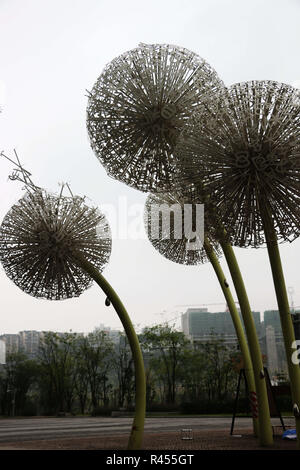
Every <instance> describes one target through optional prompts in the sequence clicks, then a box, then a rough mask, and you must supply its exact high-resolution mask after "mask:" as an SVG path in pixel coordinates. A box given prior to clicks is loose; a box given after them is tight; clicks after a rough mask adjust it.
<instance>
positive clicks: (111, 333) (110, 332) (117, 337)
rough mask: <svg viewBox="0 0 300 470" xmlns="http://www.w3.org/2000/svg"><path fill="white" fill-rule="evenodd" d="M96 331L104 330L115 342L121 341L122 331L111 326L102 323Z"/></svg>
mask: <svg viewBox="0 0 300 470" xmlns="http://www.w3.org/2000/svg"><path fill="white" fill-rule="evenodd" d="M94 331H103V332H104V333H106V334H107V336H108V337H109V339H111V341H112V342H113V343H115V344H117V343H119V341H120V333H121V332H120V331H119V330H112V329H111V328H110V326H105V325H103V323H100V325H99V326H97V327H96V328H95V329H94Z"/></svg>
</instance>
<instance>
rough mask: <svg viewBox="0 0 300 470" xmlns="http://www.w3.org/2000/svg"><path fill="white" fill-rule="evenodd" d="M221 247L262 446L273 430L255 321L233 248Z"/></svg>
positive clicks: (266, 444)
mask: <svg viewBox="0 0 300 470" xmlns="http://www.w3.org/2000/svg"><path fill="white" fill-rule="evenodd" d="M221 247H222V250H223V253H224V255H225V258H226V261H227V264H228V268H229V271H230V274H231V277H232V281H233V284H234V287H235V290H236V294H237V297H238V301H239V304H240V308H241V313H242V317H243V320H244V325H245V330H246V335H247V339H248V344H249V349H250V354H251V359H252V364H253V370H254V379H255V385H256V392H257V398H258V420H259V440H260V443H261V445H262V446H268V445H272V444H273V432H272V425H271V418H270V409H269V401H268V394H267V386H266V380H265V374H264V367H263V362H262V355H261V350H260V346H259V342H258V337H257V332H256V329H255V323H254V320H253V316H252V312H251V307H250V304H249V300H248V295H247V292H246V288H245V285H244V281H243V278H242V275H241V272H240V268H239V265H238V263H237V259H236V257H235V254H234V251H233V248H232V246H231V245H230V244H229V243H227V242H221Z"/></svg>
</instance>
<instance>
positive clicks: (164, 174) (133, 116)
mask: <svg viewBox="0 0 300 470" xmlns="http://www.w3.org/2000/svg"><path fill="white" fill-rule="evenodd" d="M223 86H224V85H223V82H222V81H221V80H220V79H219V78H218V76H217V74H216V72H215V71H214V70H213V69H212V67H211V66H210V65H209V64H208V63H207V62H206V61H205V60H203V59H202V58H201V57H199V56H198V55H197V54H195V53H193V52H191V51H189V50H187V49H185V48H183V47H178V46H172V45H168V44H153V45H146V44H140V45H139V47H137V48H135V49H132V50H130V51H128V52H125V53H124V54H122V55H120V56H119V57H117V58H115V59H114V60H113V61H112V62H110V63H109V64H108V65H107V66H106V67H105V69H104V71H103V72H102V74H101V75H100V76H99V78H98V79H97V81H96V83H95V84H94V86H93V89H92V90H91V92H90V93H89V100H88V107H87V129H88V133H89V137H90V142H91V146H92V149H93V150H94V152H95V154H96V156H97V158H98V159H99V160H100V162H101V163H102V165H103V166H104V168H105V169H106V171H107V173H108V175H110V176H112V177H113V178H115V179H117V180H119V181H122V182H124V183H126V184H127V185H129V186H132V187H134V188H136V189H139V190H141V191H146V192H148V191H153V192H157V191H158V190H163V189H167V190H168V189H169V188H170V185H171V183H172V175H173V174H174V165H173V161H174V156H173V149H174V145H175V143H176V140H177V138H178V135H179V133H180V131H181V129H182V127H183V126H184V124H185V122H186V121H187V119H188V118H189V116H190V115H191V113H192V112H193V110H194V109H195V108H196V107H197V106H198V105H199V104H200V103H202V101H203V99H205V96H206V94H208V93H212V94H214V93H215V91H216V90H218V89H219V88H222V87H223Z"/></svg>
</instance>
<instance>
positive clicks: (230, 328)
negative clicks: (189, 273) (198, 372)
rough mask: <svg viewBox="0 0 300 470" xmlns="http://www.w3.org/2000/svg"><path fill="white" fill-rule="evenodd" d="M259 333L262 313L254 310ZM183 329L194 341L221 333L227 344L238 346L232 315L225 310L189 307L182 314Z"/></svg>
mask: <svg viewBox="0 0 300 470" xmlns="http://www.w3.org/2000/svg"><path fill="white" fill-rule="evenodd" d="M252 314H253V319H254V322H255V326H256V329H257V333H258V335H259V336H260V333H261V323H260V313H259V312H252ZM181 327H182V331H183V333H184V334H185V336H187V337H188V338H189V339H190V340H191V341H192V342H193V343H195V342H206V341H209V340H210V339H211V338H212V336H214V335H220V336H222V339H223V340H224V342H225V344H227V345H229V346H232V347H237V346H238V340H237V336H236V333H235V328H234V325H233V322H232V318H231V315H230V313H229V312H228V311H225V312H214V313H212V312H209V311H208V309H207V308H189V309H187V311H186V312H185V313H184V314H182V316H181Z"/></svg>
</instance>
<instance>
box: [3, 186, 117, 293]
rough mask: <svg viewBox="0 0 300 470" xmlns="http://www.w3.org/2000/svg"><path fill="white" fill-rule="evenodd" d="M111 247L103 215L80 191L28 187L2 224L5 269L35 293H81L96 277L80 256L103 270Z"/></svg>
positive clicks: (25, 289)
mask: <svg viewBox="0 0 300 470" xmlns="http://www.w3.org/2000/svg"><path fill="white" fill-rule="evenodd" d="M110 252H111V238H110V230H109V226H108V223H107V221H106V219H105V217H104V215H102V214H101V213H100V212H99V211H98V209H96V208H90V207H88V206H87V205H85V203H84V199H83V198H81V197H65V196H62V195H60V196H57V195H53V194H49V193H46V192H45V191H42V190H39V189H38V190H35V191H33V192H31V191H29V190H27V192H26V194H25V196H23V198H22V199H20V200H19V201H18V203H17V204H15V205H14V206H13V207H12V208H11V209H10V211H9V212H8V213H7V215H6V216H5V217H4V220H3V222H2V225H1V228H0V260H1V262H2V264H3V267H4V269H5V271H6V274H7V275H8V277H9V278H10V279H11V280H12V281H13V282H14V283H15V284H16V285H17V286H18V287H19V288H20V289H22V290H23V291H24V292H26V293H28V294H30V295H32V296H34V297H39V298H46V299H50V300H51V299H54V300H62V299H67V298H71V297H77V296H79V295H80V294H81V293H82V292H83V291H84V290H85V289H87V288H88V287H90V286H91V283H92V279H91V277H90V276H89V275H88V274H86V273H85V272H84V271H83V270H82V269H81V268H80V267H79V265H78V264H77V261H76V259H77V256H78V255H80V256H82V257H84V258H85V259H86V260H87V261H90V262H91V263H93V265H94V266H95V267H96V268H98V269H99V270H100V271H102V270H103V268H104V267H105V265H106V264H107V262H108V260H109V256H110Z"/></svg>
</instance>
